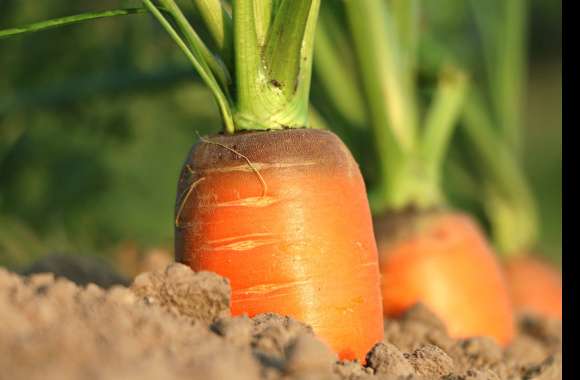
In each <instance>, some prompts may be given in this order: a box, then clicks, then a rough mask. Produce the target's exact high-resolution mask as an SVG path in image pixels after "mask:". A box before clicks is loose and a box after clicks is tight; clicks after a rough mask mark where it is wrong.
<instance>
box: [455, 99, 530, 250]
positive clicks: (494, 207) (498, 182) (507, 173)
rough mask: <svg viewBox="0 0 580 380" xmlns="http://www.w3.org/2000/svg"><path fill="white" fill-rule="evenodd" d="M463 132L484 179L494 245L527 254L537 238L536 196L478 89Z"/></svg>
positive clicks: (469, 104) (486, 209)
mask: <svg viewBox="0 0 580 380" xmlns="http://www.w3.org/2000/svg"><path fill="white" fill-rule="evenodd" d="M463 131H464V134H465V137H466V139H467V143H468V144H469V147H470V151H471V153H472V156H473V158H474V161H475V162H477V163H478V165H479V167H480V170H482V175H483V177H484V178H485V180H484V181H483V187H482V188H483V195H484V199H485V202H484V208H485V211H486V214H487V216H488V218H489V219H490V222H491V229H492V237H493V241H494V242H495V245H496V246H497V248H498V250H499V252H501V253H502V254H503V255H510V256H515V255H520V254H525V252H526V251H527V250H528V249H530V248H531V247H533V245H534V244H535V242H536V240H537V238H538V223H539V220H538V215H537V209H536V203H535V199H534V197H533V194H532V192H531V189H530V187H529V184H528V183H527V180H526V178H525V176H524V173H523V171H522V168H521V167H520V166H519V165H518V161H517V160H516V158H515V156H514V152H513V150H512V149H511V148H510V146H509V144H508V143H507V142H506V141H505V140H504V139H502V135H501V134H500V133H499V132H498V131H497V129H496V128H494V125H493V122H492V121H491V120H490V118H489V117H488V116H487V114H486V112H485V108H484V106H483V105H482V102H481V98H480V96H479V95H478V94H477V93H476V90H475V89H473V90H472V94H471V96H470V97H469V100H468V102H467V105H466V107H465V110H464V114H463Z"/></svg>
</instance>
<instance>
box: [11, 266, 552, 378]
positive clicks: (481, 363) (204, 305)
mask: <svg viewBox="0 0 580 380" xmlns="http://www.w3.org/2000/svg"><path fill="white" fill-rule="evenodd" d="M229 300H230V289H229V284H228V281H227V280H226V279H224V278H222V277H220V276H218V275H216V274H214V273H209V272H199V273H195V272H193V271H191V270H190V269H189V268H188V267H186V266H183V265H181V264H172V265H170V266H168V267H167V268H166V269H165V270H163V271H157V272H149V273H145V274H142V275H140V276H138V277H137V278H136V279H135V280H134V282H133V284H132V285H131V287H130V288H127V287H123V286H112V287H110V288H109V289H103V288H100V287H98V286H97V285H94V284H88V285H86V286H79V285H76V284H74V283H73V282H70V281H69V280H66V279H64V278H58V277H55V275H54V274H52V273H43V274H34V275H31V276H29V277H22V276H19V275H17V274H14V273H10V272H8V271H6V270H3V269H2V268H0V379H32V380H34V379H85V378H90V379H110V378H115V379H120V378H122V379H136V380H137V379H139V380H146V379H161V378H162V379H209V380H212V379H216V380H221V379H242V380H245V379H248V380H250V379H268V380H269V379H272V380H274V379H322V380H325V379H336V380H347V379H348V380H363V379H364V380H366V379H384V380H388V379H446V380H459V379H470V380H484V379H489V380H491V379H493V380H496V379H510V380H511V379H522V380H524V379H525V380H528V379H537V380H539V379H542V380H544V379H560V378H561V363H562V359H561V351H562V346H561V336H562V328H561V324H560V323H559V322H555V321H546V320H542V319H539V318H535V317H532V316H524V317H522V318H521V320H520V323H519V327H520V332H519V335H518V337H517V339H516V341H515V342H514V343H513V344H512V345H511V346H510V347H509V348H508V349H506V350H502V349H500V348H499V347H498V346H497V345H496V344H495V343H494V341H493V340H491V339H488V338H484V337H481V338H472V339H464V340H453V339H451V338H449V337H448V336H447V334H446V332H445V329H444V327H443V325H442V323H441V322H440V321H439V320H437V318H436V317H435V316H433V315H432V314H431V313H430V312H429V311H428V310H426V309H425V308H424V307H421V306H420V305H419V306H417V307H415V308H413V309H412V310H410V311H409V312H408V313H406V314H405V315H404V316H402V317H401V318H398V319H390V320H386V321H385V341H384V342H380V343H377V344H376V345H375V346H374V347H373V349H372V350H371V351H370V352H369V354H368V356H367V361H368V364H367V366H366V367H364V366H361V365H360V364H359V363H357V362H346V361H337V359H336V355H335V354H334V353H332V352H331V351H330V350H329V349H328V347H327V346H326V345H325V344H324V343H323V342H322V341H320V340H319V339H317V338H316V337H315V336H314V335H313V333H312V329H311V328H310V327H309V326H306V325H304V324H302V323H300V322H298V321H295V320H293V319H291V318H288V317H284V316H280V315H276V314H261V315H258V316H256V317H254V318H248V317H247V316H241V317H232V316H230V315H229Z"/></svg>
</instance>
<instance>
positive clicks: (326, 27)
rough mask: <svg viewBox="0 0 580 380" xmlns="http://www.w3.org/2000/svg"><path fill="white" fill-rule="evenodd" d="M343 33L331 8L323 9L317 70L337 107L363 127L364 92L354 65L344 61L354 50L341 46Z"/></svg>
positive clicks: (343, 114) (351, 122) (345, 116)
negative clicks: (329, 10) (325, 10)
mask: <svg viewBox="0 0 580 380" xmlns="http://www.w3.org/2000/svg"><path fill="white" fill-rule="evenodd" d="M341 37H344V36H343V35H342V31H341V30H340V26H339V25H337V22H336V20H334V19H333V17H332V15H331V14H330V12H322V14H321V17H320V22H319V25H318V30H317V32H316V39H315V50H316V54H315V55H314V70H315V72H316V74H317V76H318V79H319V81H320V83H321V85H322V86H323V87H324V89H325V93H324V95H325V97H327V98H329V101H330V102H331V103H332V104H333V105H334V108H335V110H336V111H337V112H339V113H340V114H341V116H342V117H343V118H344V119H345V120H347V121H348V123H349V124H350V125H351V126H352V127H354V128H362V127H364V124H365V121H366V116H365V111H366V110H365V106H364V104H363V100H362V99H363V94H362V91H361V89H360V87H359V85H358V82H357V79H358V78H357V76H356V73H355V71H354V70H355V67H354V65H349V64H348V63H350V62H345V60H346V59H347V57H349V56H350V55H351V54H350V53H351V52H350V51H349V50H346V49H342V50H341V49H340V48H341V47H344V46H345V45H346V43H345V41H344V38H341ZM337 40H338V41H337ZM347 47H348V46H347Z"/></svg>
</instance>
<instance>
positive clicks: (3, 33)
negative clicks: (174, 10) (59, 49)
mask: <svg viewBox="0 0 580 380" xmlns="http://www.w3.org/2000/svg"><path fill="white" fill-rule="evenodd" d="M145 12H147V10H146V9H144V8H123V9H112V10H107V11H101V12H86V13H81V14H77V15H73V16H65V17H60V18H55V19H51V20H45V21H40V22H36V23H32V24H28V25H25V26H21V27H16V28H10V29H3V30H0V40H1V39H3V38H8V37H13V36H17V35H20V34H26V33H33V32H40V31H44V30H49V29H54V28H58V27H61V26H67V25H73V24H79V23H82V22H85V21H92V20H97V19H102V18H108V17H117V16H127V15H132V14H136V13H145Z"/></svg>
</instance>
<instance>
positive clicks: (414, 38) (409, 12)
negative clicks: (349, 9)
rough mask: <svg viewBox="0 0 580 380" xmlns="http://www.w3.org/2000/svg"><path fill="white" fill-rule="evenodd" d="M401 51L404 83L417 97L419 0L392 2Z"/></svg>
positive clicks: (409, 91)
mask: <svg viewBox="0 0 580 380" xmlns="http://www.w3.org/2000/svg"><path fill="white" fill-rule="evenodd" d="M390 6H391V10H392V13H393V18H394V20H395V24H396V26H397V35H398V37H399V46H400V49H401V63H402V64H401V66H402V67H403V75H404V83H405V86H406V88H407V91H408V93H409V94H410V96H411V97H414V96H415V84H416V83H415V73H416V71H417V55H418V54H417V52H418V48H419V0H391V1H390Z"/></svg>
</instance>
